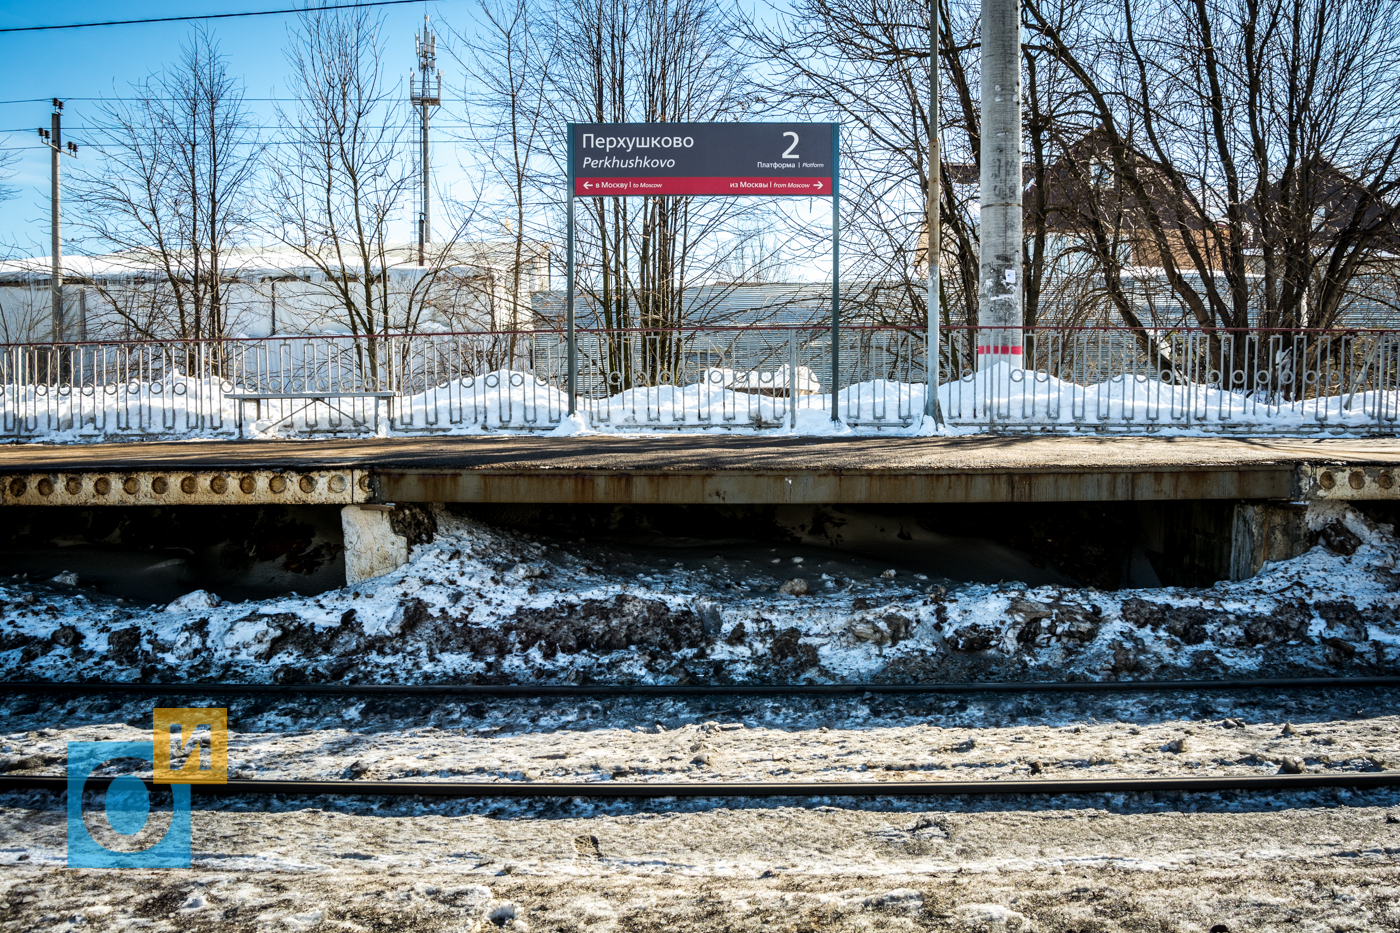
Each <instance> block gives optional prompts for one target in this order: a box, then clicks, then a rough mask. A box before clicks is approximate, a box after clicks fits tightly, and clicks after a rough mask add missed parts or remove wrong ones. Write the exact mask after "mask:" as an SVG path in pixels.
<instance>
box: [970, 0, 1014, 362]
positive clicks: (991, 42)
mask: <svg viewBox="0 0 1400 933" xmlns="http://www.w3.org/2000/svg"><path fill="white" fill-rule="evenodd" d="M981 206H982V220H981V232H980V246H981V259H980V264H979V268H978V274H977V281H978V310H977V313H978V324H979V325H980V326H979V328H978V331H977V363H978V368H979V369H982V368H985V367H987V366H991V365H992V364H994V363H1001V362H1006V363H1010V364H1011V365H1013V366H1016V367H1018V368H1019V367H1020V366H1021V344H1022V339H1021V331H1020V330H1019V328H1020V326H1021V324H1022V304H1023V297H1022V294H1023V284H1022V270H1021V3H1020V0H982V177H981Z"/></svg>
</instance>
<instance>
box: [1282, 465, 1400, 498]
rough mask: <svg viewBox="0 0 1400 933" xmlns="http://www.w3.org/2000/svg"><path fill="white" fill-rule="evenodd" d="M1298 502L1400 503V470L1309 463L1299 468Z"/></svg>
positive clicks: (1386, 467)
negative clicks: (1345, 500)
mask: <svg viewBox="0 0 1400 933" xmlns="http://www.w3.org/2000/svg"><path fill="white" fill-rule="evenodd" d="M1295 498H1298V499H1352V500H1363V499H1400V470H1397V469H1395V468H1394V467H1389V466H1359V465H1347V464H1318V463H1308V464H1303V465H1302V466H1300V467H1298V491H1297V495H1296V496H1295Z"/></svg>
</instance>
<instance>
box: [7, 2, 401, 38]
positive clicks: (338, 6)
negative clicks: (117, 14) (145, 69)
mask: <svg viewBox="0 0 1400 933" xmlns="http://www.w3.org/2000/svg"><path fill="white" fill-rule="evenodd" d="M422 2H424V0H366V2H363V3H335V4H328V5H326V6H307V7H289V8H287V9H283V10H248V11H245V12H241V13H204V14H199V15H193V16H156V17H149V18H146V19H113V20H106V21H104V22H98V23H55V24H50V25H46V26H8V27H5V28H3V29H0V33H6V32H43V31H46V30H54V29H93V28H96V27H99V26H140V25H146V24H150V23H188V22H194V21H196V20H208V19H238V18H241V17H247V16H283V15H286V14H289V13H319V12H321V11H322V10H356V9H360V8H363V7H376V6H403V5H405V4H409V3H422Z"/></svg>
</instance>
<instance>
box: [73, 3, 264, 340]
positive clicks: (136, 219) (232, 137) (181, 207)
mask: <svg viewBox="0 0 1400 933" xmlns="http://www.w3.org/2000/svg"><path fill="white" fill-rule="evenodd" d="M132 90H133V92H134V93H133V95H132V97H131V98H118V99H114V100H109V101H104V102H102V103H100V104H99V105H98V114H99V116H98V117H97V118H96V120H95V124H96V126H95V128H94V129H93V130H92V131H91V132H92V136H91V137H90V138H91V139H92V141H93V144H94V145H95V147H96V148H97V149H98V150H99V156H100V157H99V158H98V159H95V160H88V161H87V162H85V163H84V164H87V165H92V166H93V167H92V168H90V169H80V170H79V172H78V173H77V174H76V176H75V178H74V180H73V182H72V186H71V190H72V199H73V202H74V204H75V205H76V212H75V213H76V224H77V225H78V227H79V229H81V230H84V231H85V232H86V234H87V235H88V237H89V239H90V240H92V241H95V243H96V244H97V245H99V246H100V247H101V248H103V249H105V250H109V251H115V252H119V253H122V254H124V256H125V257H126V258H127V259H129V260H130V263H131V273H132V274H131V276H129V277H125V278H126V279H127V281H128V283H130V282H132V281H135V280H138V279H141V278H143V277H144V276H152V277H153V278H154V281H151V282H149V283H148V284H142V285H139V286H133V285H131V284H127V285H125V286H123V287H118V288H111V287H105V286H101V287H98V288H96V289H95V291H96V292H97V294H98V295H99V296H101V297H102V298H103V299H105V302H104V303H105V305H106V306H107V308H106V310H109V311H111V312H112V313H114V314H115V315H116V317H117V318H118V319H119V320H120V321H121V322H122V323H123V325H124V327H125V328H127V329H131V330H134V331H135V332H136V333H137V334H139V335H141V336H145V337H163V336H171V335H173V336H177V337H180V338H182V339H201V338H220V337H224V336H226V335H227V334H228V332H229V328H230V326H231V324H232V323H233V322H232V321H230V318H229V307H228V296H227V289H228V280H229V276H230V274H231V273H232V272H233V271H235V270H233V269H232V268H231V267H230V266H231V262H232V260H231V253H232V252H233V250H234V248H235V247H236V246H237V245H238V244H239V243H240V242H241V241H242V239H243V237H244V235H245V234H246V232H247V230H248V227H249V221H250V213H251V212H250V207H251V198H252V193H253V190H252V189H253V183H254V180H255V177H256V174H257V172H258V168H259V162H260V154H261V151H262V148H261V145H260V142H259V140H258V136H257V128H256V126H255V125H254V124H253V121H252V120H251V119H250V116H249V113H248V111H247V109H246V107H245V104H244V92H243V87H242V84H241V83H240V82H238V81H237V80H235V79H234V78H232V77H230V76H229V75H228V72H227V65H226V61H225V59H224V57H223V55H222V53H221V52H220V50H219V45H218V43H217V41H216V40H215V39H214V37H213V35H212V33H210V32H208V31H207V30H205V29H204V28H202V27H197V28H196V29H195V31H194V32H193V33H192V35H191V36H190V37H189V39H188V40H186V42H185V43H184V45H183V46H182V48H181V56H180V58H179V59H178V61H176V62H175V63H173V64H171V65H169V66H168V67H166V68H165V69H164V70H162V71H160V72H158V73H156V74H153V75H151V76H150V77H148V78H146V79H145V80H144V81H141V82H138V83H136V84H134V85H132ZM148 292H149V293H150V294H147V293H148ZM153 301H154V302H155V304H156V305H157V306H159V307H160V309H161V310H162V312H163V313H156V314H149V313H147V312H148V310H149V307H150V305H151V303H152V302H153ZM172 311H173V314H172V313H171V312H172Z"/></svg>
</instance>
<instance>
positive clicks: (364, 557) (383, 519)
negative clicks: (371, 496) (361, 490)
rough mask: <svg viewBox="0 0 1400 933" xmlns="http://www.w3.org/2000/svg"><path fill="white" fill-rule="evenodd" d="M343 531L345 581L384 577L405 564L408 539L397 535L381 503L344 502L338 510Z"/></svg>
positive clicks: (353, 581)
mask: <svg viewBox="0 0 1400 933" xmlns="http://www.w3.org/2000/svg"><path fill="white" fill-rule="evenodd" d="M340 526H341V529H342V530H343V531H344V533H345V582H346V583H347V584H355V583H359V582H361V581H363V580H369V579H371V578H373V577H379V576H383V575H384V574H386V573H389V572H390V571H393V570H397V569H398V568H400V567H402V566H403V565H404V564H406V563H408V539H407V538H405V537H404V536H403V535H400V534H396V533H395V532H394V528H393V526H392V525H391V524H390V522H389V509H387V508H386V507H385V506H382V505H347V506H346V507H345V508H343V509H341V510H340Z"/></svg>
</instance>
